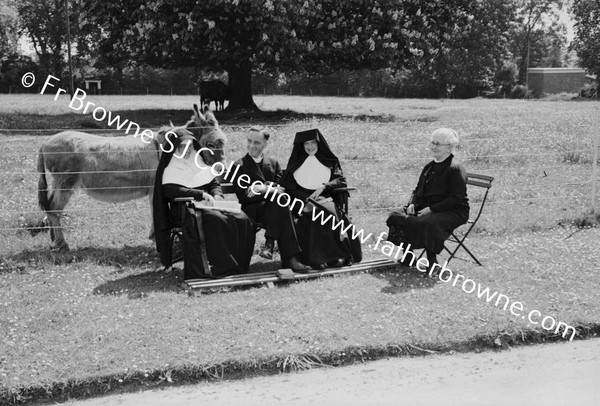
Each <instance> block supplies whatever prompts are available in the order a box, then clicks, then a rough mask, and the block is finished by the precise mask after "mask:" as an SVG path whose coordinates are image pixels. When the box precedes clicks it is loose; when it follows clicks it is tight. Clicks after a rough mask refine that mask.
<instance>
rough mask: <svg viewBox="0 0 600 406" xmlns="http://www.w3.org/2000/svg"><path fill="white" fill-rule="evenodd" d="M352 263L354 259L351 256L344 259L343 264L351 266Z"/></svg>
mask: <svg viewBox="0 0 600 406" xmlns="http://www.w3.org/2000/svg"><path fill="white" fill-rule="evenodd" d="M352 265H354V260H353V259H352V258H346V260H345V261H344V266H352Z"/></svg>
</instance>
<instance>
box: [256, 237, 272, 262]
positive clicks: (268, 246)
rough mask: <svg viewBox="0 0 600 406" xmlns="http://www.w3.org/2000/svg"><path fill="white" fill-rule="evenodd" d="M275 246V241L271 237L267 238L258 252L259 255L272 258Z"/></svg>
mask: <svg viewBox="0 0 600 406" xmlns="http://www.w3.org/2000/svg"><path fill="white" fill-rule="evenodd" d="M274 246H275V241H274V240H273V239H271V238H267V239H266V240H265V246H264V247H263V249H262V250H261V251H260V252H259V253H258V255H259V256H261V257H263V258H265V259H273V248H274Z"/></svg>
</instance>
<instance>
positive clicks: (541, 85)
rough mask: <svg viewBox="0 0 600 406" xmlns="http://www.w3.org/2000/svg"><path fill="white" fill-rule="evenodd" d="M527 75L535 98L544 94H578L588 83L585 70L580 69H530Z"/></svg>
mask: <svg viewBox="0 0 600 406" xmlns="http://www.w3.org/2000/svg"><path fill="white" fill-rule="evenodd" d="M527 75H528V76H527V79H528V85H529V89H531V91H533V95H534V96H535V97H541V96H543V95H544V93H546V94H552V93H561V92H567V93H576V92H577V91H579V89H580V88H582V87H583V85H585V84H586V83H587V79H586V77H585V70H583V69H579V68H530V69H529V71H528V73H527Z"/></svg>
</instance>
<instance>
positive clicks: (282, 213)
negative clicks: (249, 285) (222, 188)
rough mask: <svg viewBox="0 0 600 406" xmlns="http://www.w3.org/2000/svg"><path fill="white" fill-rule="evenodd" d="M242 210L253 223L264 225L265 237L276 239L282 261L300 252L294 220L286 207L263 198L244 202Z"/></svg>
mask: <svg viewBox="0 0 600 406" xmlns="http://www.w3.org/2000/svg"><path fill="white" fill-rule="evenodd" d="M242 210H243V211H244V213H246V215H247V216H248V217H249V218H250V219H251V220H252V221H253V222H254V224H260V225H261V226H262V227H264V229H265V237H267V238H272V239H273V240H275V241H277V245H278V246H279V253H280V255H281V261H282V262H285V261H288V260H290V259H291V258H292V257H294V256H296V255H298V254H299V253H300V245H299V244H298V237H297V235H296V229H295V226H294V220H293V219H292V213H291V212H290V210H289V209H288V208H287V207H282V206H280V205H279V204H277V203H276V202H271V201H268V200H264V201H262V202H257V203H250V204H244V205H242Z"/></svg>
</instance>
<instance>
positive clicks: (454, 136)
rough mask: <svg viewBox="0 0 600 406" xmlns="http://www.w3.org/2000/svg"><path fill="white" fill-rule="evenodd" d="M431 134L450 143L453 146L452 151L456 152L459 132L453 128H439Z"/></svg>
mask: <svg viewBox="0 0 600 406" xmlns="http://www.w3.org/2000/svg"><path fill="white" fill-rule="evenodd" d="M431 136H432V137H436V136H437V137H441V138H443V139H444V141H445V142H446V143H448V144H450V147H452V152H454V150H455V149H456V147H457V145H458V142H459V139H458V133H457V132H456V131H454V130H453V129H451V128H443V127H442V128H438V129H437V130H435V131H434V132H433V133H432V134H431Z"/></svg>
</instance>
